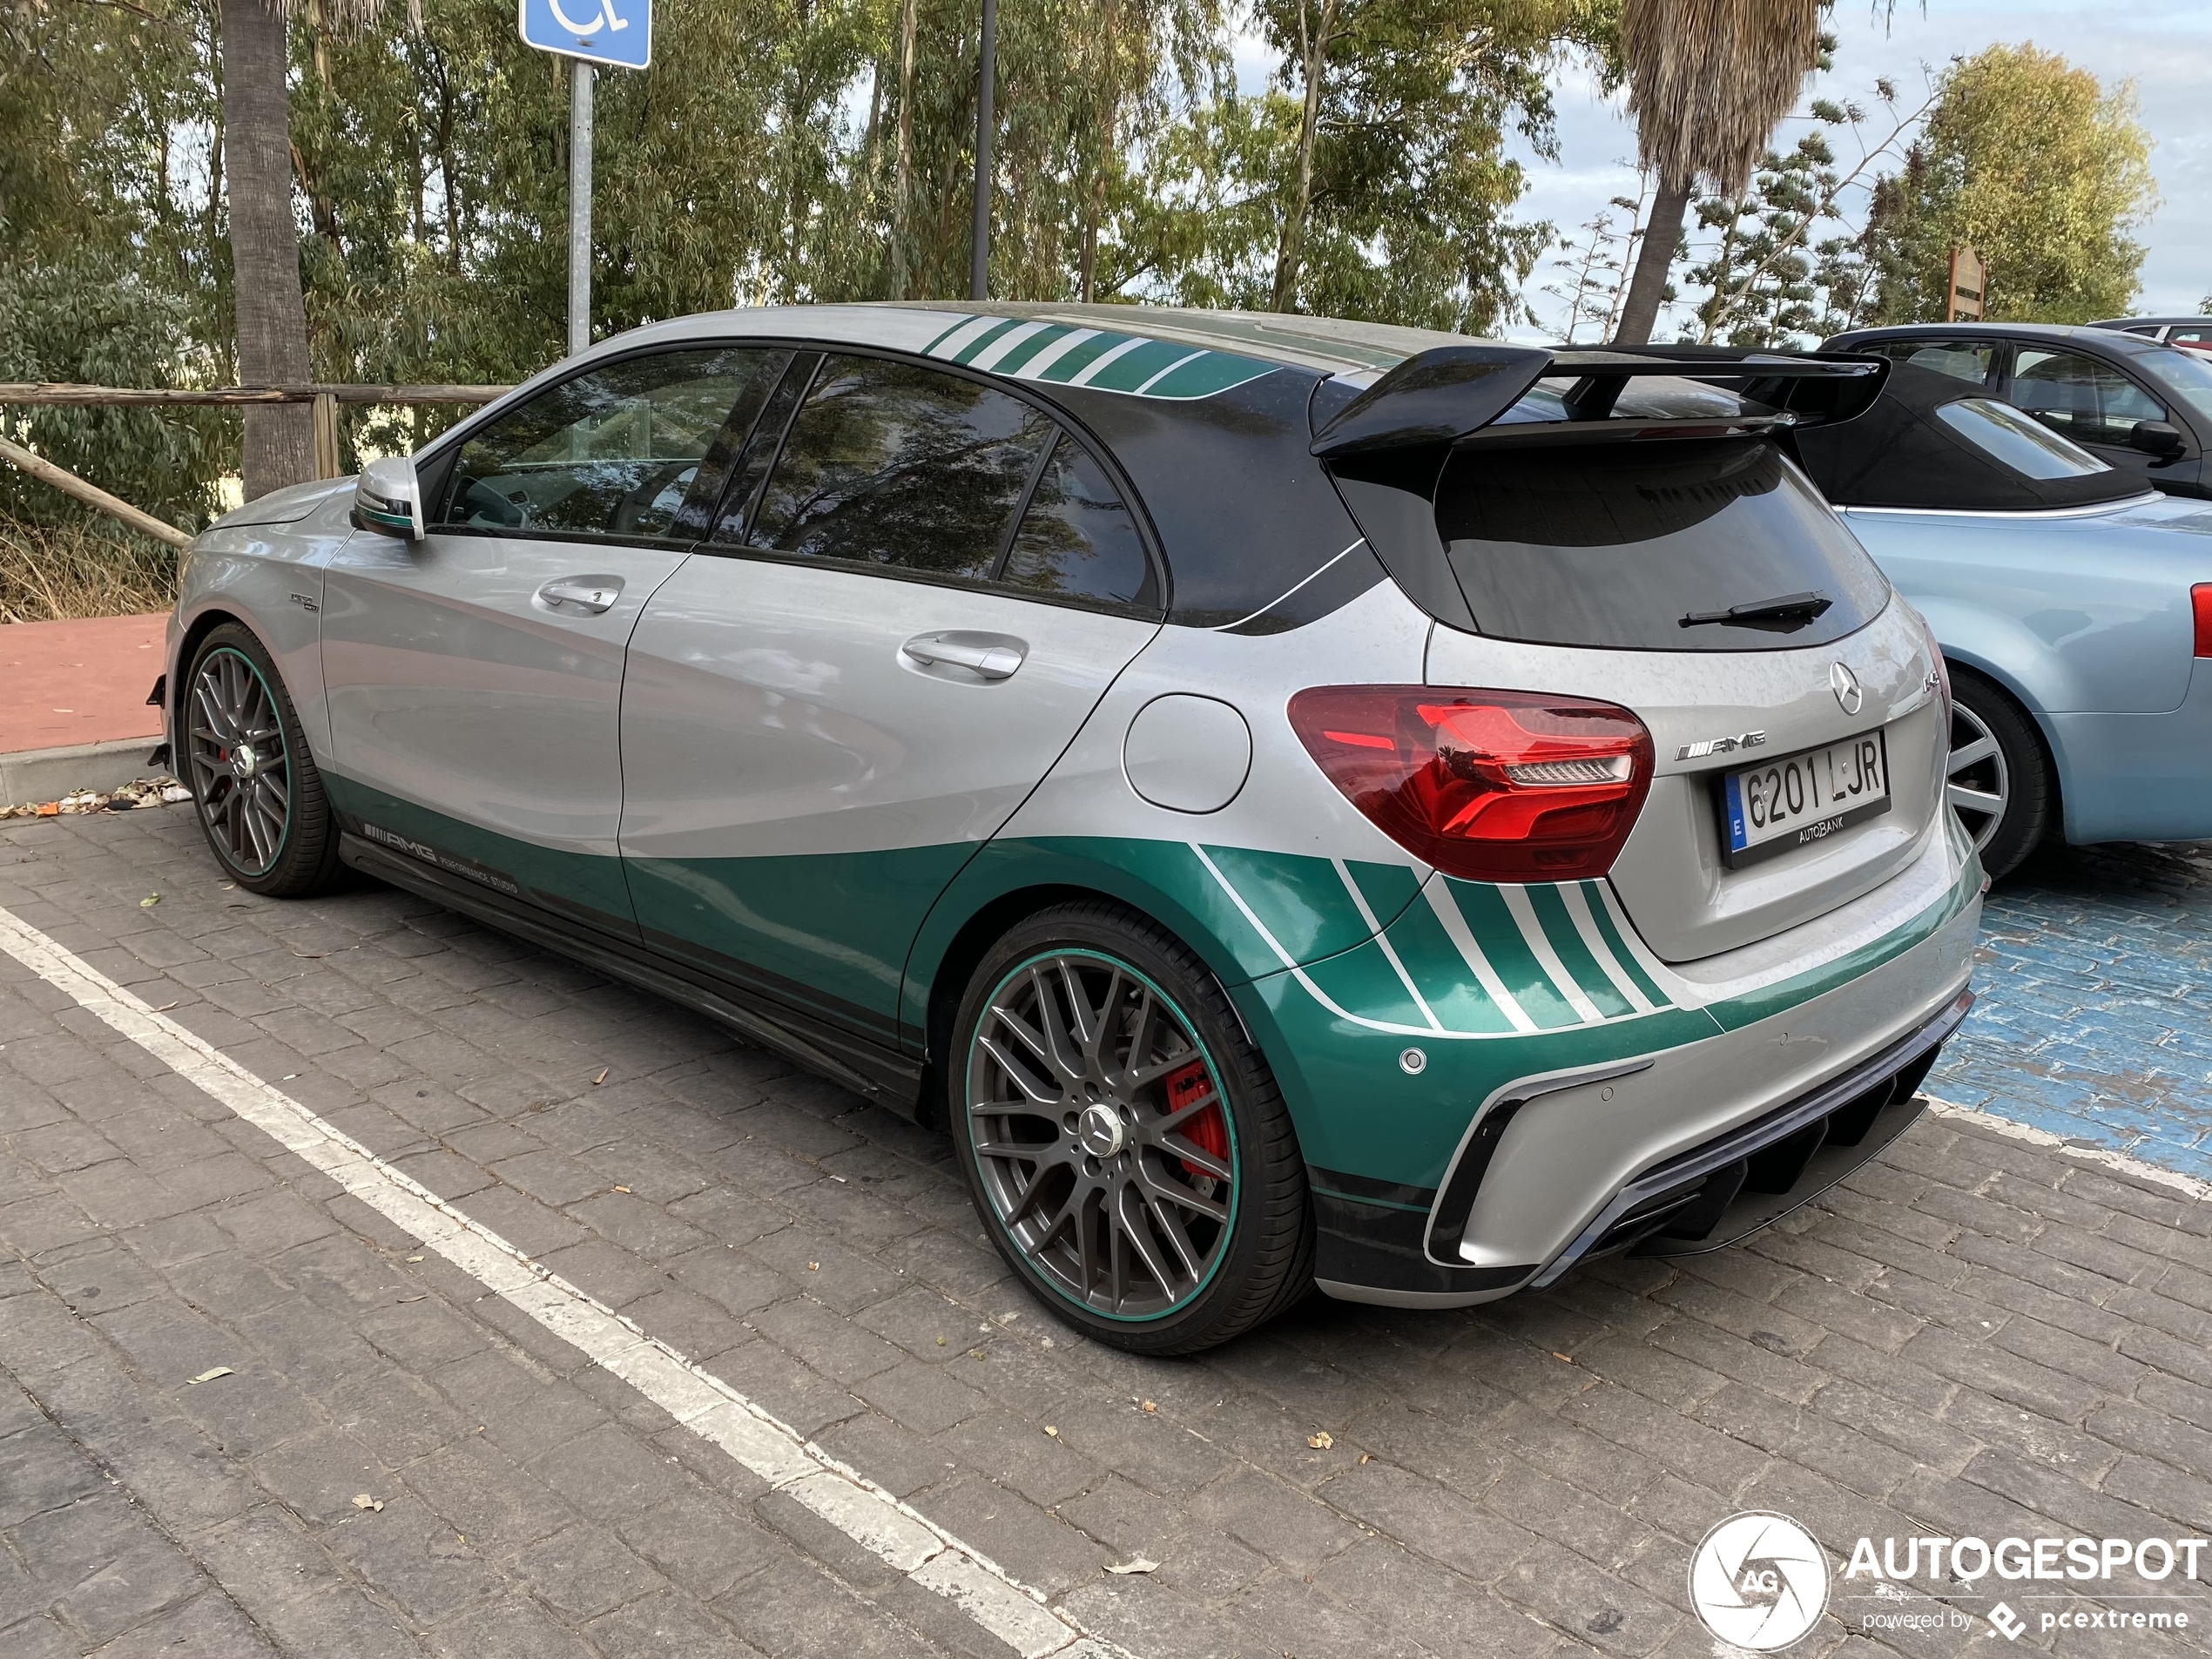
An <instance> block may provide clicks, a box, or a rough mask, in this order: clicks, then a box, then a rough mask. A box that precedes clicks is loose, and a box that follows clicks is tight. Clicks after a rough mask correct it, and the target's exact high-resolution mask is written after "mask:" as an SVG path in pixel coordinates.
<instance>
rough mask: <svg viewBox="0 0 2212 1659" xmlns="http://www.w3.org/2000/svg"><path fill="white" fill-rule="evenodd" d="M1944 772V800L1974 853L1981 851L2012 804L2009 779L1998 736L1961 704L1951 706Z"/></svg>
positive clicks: (2002, 821) (2010, 779)
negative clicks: (1972, 841)
mask: <svg viewBox="0 0 2212 1659" xmlns="http://www.w3.org/2000/svg"><path fill="white" fill-rule="evenodd" d="M1943 772H1944V778H1943V783H1944V789H1943V792H1944V799H1946V800H1947V801H1948V802H1949V803H1950V805H1951V806H1952V810H1953V811H1955V812H1956V813H1958V814H1959V822H1960V823H1962V824H1964V825H1965V826H1966V833H1967V834H1969V835H1971V836H1973V838H1974V850H1975V851H1976V852H1980V851H1981V850H1982V849H1984V848H1985V847H1986V846H1988V845H1989V842H1990V840H1991V838H1992V837H1993V836H1994V835H1995V834H1996V833H1997V831H1998V829H1999V827H2000V826H2001V825H2002V824H2003V823H2004V821H2005V809H2006V806H2008V805H2010V804H2011V801H2012V776H2011V773H2010V772H2008V771H2007V770H2006V765H2005V752H2004V750H2003V749H2002V748H2001V747H2000V745H1999V744H1998V742H1997V734H1996V733H1995V732H1992V731H1991V730H1990V729H1989V725H1988V722H1986V721H1985V720H1984V719H1983V718H1981V716H1980V715H1979V714H1977V713H1975V712H1974V711H1973V710H1972V709H1970V708H1968V707H1967V706H1966V705H1965V704H1964V703H1954V704H1952V708H1951V753H1950V755H1949V756H1948V758H1946V760H1945V761H1944V767H1943Z"/></svg>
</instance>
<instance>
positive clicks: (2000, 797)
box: [1944, 668, 2057, 880]
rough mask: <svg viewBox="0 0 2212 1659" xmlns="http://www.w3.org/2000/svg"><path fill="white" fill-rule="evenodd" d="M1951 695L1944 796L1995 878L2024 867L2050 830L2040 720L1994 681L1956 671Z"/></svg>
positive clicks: (2050, 795) (2051, 800)
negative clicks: (2038, 729) (2033, 718)
mask: <svg viewBox="0 0 2212 1659" xmlns="http://www.w3.org/2000/svg"><path fill="white" fill-rule="evenodd" d="M1944 772H1945V779H1944V783H1945V787H1944V794H1945V798H1946V799H1947V800H1948V801H1949V802H1950V804H1951V806H1952V810H1953V811H1955V812H1956V813H1958V814H1959V822H1960V823H1961V824H1963V825H1965V826H1966V833H1968V834H1969V835H1971V836H1973V838H1974V846H1975V849H1976V850H1977V851H1978V852H1979V853H1980V854H1981V863H1982V868H1983V869H1985V870H1986V871H1987V872H1988V873H1989V875H1990V878H1991V880H1995V879H1996V878H1998V877H1999V876H2002V875H2007V874H2009V873H2011V872H2012V871H2013V869H2015V868H2016V867H2018V866H2019V864H2020V860H2022V859H2025V858H2026V857H2027V855H2028V854H2029V853H2032V852H2033V851H2034V850H2035V846H2036V843H2037V842H2039V841H2040V840H2042V839H2043V834H2044V832H2045V830H2046V829H2047V827H2048V826H2049V825H2050V821H2051V815H2052V810H2053V808H2054V806H2056V805H2057V801H2056V792H2054V790H2053V788H2052V786H2051V765H2050V762H2049V761H2048V760H2047V759H2046V758H2045V757H2044V752H2043V740H2042V738H2041V737H2040V735H2039V734H2038V733H2037V732H2036V730H2035V726H2034V723H2033V721H2031V720H2030V719H2029V718H2027V715H2026V714H2025V713H2023V712H2022V711H2021V710H2020V705H2018V704H2016V703H2014V702H2013V699H2012V698H2010V697H2008V696H2007V695H2006V693H2005V692H2004V691H2000V690H1999V689H1998V687H1997V686H1996V685H1995V684H1994V683H1993V682H1992V681H1989V680H1986V679H1984V678H1982V677H1981V676H1980V675H1979V674H1975V673H1973V672H1971V671H1967V670H1965V669H1956V668H1954V669H1953V670H1952V709H1951V754H1950V758H1949V759H1948V760H1946V762H1945V765H1944Z"/></svg>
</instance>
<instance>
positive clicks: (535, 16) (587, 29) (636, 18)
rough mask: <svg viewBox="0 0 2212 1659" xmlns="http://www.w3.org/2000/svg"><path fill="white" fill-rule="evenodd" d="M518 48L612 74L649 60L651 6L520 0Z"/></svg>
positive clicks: (618, 0) (640, 1) (605, 0)
mask: <svg viewBox="0 0 2212 1659" xmlns="http://www.w3.org/2000/svg"><path fill="white" fill-rule="evenodd" d="M519 26H520V27H521V30H522V33H523V44H524V45H525V46H535V47H536V48H537V49H538V50H539V51H549V52H558V53H559V54H560V55H561V56H562V57H581V58H583V60H584V61H585V62H586V63H589V64H607V65H609V66H610V67H612V68H616V69H644V67H645V66H646V65H647V64H651V62H652V58H653V8H652V0H519Z"/></svg>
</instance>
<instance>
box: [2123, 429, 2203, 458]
mask: <svg viewBox="0 0 2212 1659" xmlns="http://www.w3.org/2000/svg"><path fill="white" fill-rule="evenodd" d="M2128 445H2129V447H2130V448H2136V449H2140V450H2141V451H2142V452H2143V453H2144V454H2145V455H2156V456H2158V457H2159V459H2160V460H2161V461H2171V460H2173V459H2174V458H2175V456H2176V455H2182V454H2183V453H2184V452H2186V451H2187V450H2188V447H2189V443H2188V439H2187V438H2184V437H2183V436H2182V429H2181V428H2179V427H2177V426H2175V424H2174V423H2173V422H2172V421H2136V422H2135V424H2134V428H2133V429H2132V430H2130V431H2129V433H2128Z"/></svg>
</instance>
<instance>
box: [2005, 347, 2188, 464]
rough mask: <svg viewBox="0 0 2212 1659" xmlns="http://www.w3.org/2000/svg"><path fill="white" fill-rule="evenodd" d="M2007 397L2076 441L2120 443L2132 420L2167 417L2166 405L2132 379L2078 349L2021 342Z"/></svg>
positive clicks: (2053, 428) (2126, 436) (2132, 423)
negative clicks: (2046, 347)
mask: <svg viewBox="0 0 2212 1659" xmlns="http://www.w3.org/2000/svg"><path fill="white" fill-rule="evenodd" d="M2012 401H2013V402H2014V403H2016V404H2018V405H2019V406H2020V408H2024V409H2026V410H2027V412H2028V413H2029V414H2030V415H2033V416H2034V417H2035V418H2036V419H2037V420H2039V421H2042V422H2043V424H2044V425H2045V426H2047V427H2049V428H2051V429H2052V430H2053V431H2054V432H2063V433H2065V434H2066V435H2067V437H2069V438H2072V439H2073V440H2074V442H2076V443H2116V444H2124V443H2126V442H2128V437H2129V436H2130V435H2131V434H2133V432H2134V428H2135V422H2136V421H2163V420H2164V419H2166V410H2165V408H2163V407H2162V406H2161V404H2160V403H2159V402H2158V401H2157V400H2156V399H2155V398H2153V397H2152V396H2151V395H2149V394H2148V392H2146V391H2144V390H2143V389H2142V388H2141V387H2139V386H2137V385H2136V384H2135V382H2134V381H2131V380H2129V379H2128V377H2127V376H2126V375H2125V374H2121V372H2120V371H2119V370H2118V369H2115V368H2107V367H2106V366H2105V365H2104V364H2103V363H2101V362H2099V361H2097V360H2096V359H2095V358H2094V357H2084V356H2083V355H2082V354H2080V353H2079V352H2070V351H2043V350H2040V349H2037V350H2030V349H2029V348H2028V347H2025V346H2023V347H2020V355H2019V357H2018V359H2017V360H2016V361H2015V362H2014V364H2013V397H2012Z"/></svg>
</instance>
